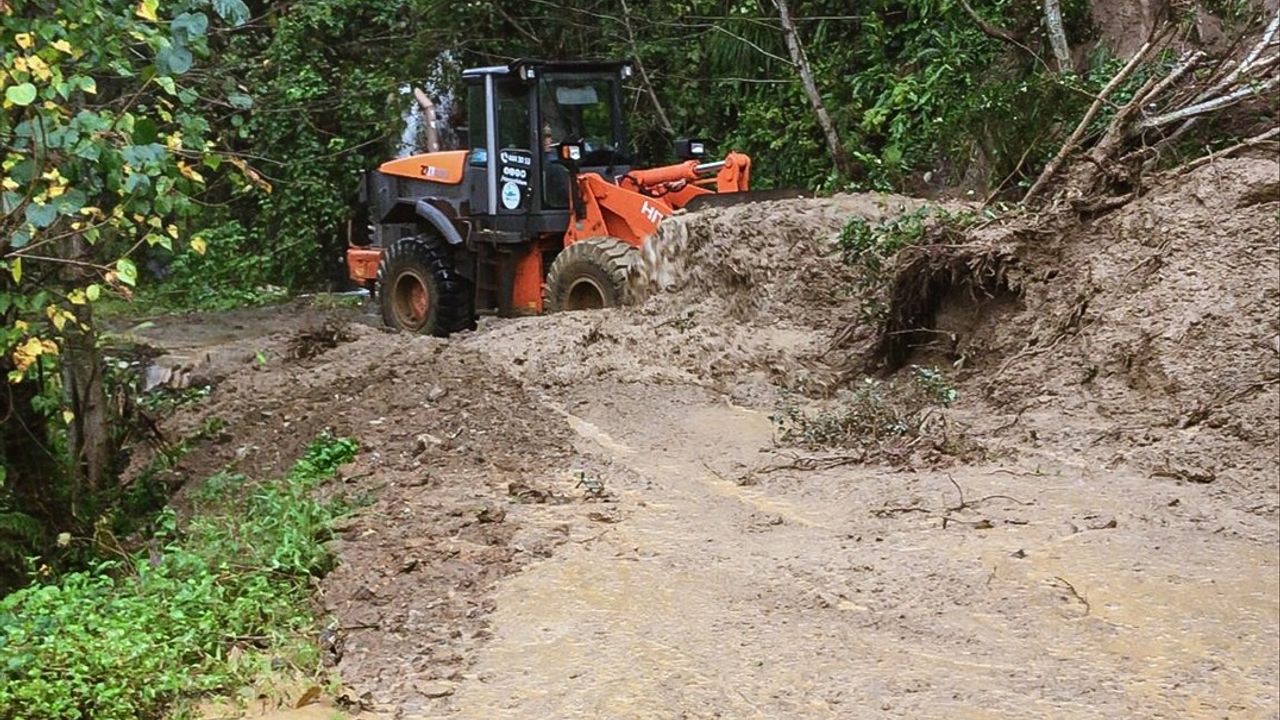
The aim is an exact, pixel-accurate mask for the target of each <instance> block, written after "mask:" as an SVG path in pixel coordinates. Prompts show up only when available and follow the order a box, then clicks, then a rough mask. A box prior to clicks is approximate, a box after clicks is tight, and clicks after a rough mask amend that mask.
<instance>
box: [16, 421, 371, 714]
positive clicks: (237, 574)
mask: <svg viewBox="0 0 1280 720" xmlns="http://www.w3.org/2000/svg"><path fill="white" fill-rule="evenodd" d="M355 452H356V444H355V442H354V441H352V440H348V439H344V438H333V437H330V436H327V435H324V436H321V437H320V438H318V439H317V440H316V441H315V442H313V443H312V444H311V446H310V447H309V448H308V450H307V452H306V454H305V455H304V456H303V457H302V459H300V460H299V461H298V462H297V463H295V464H294V466H293V468H292V469H291V470H290V471H289V473H288V474H287V475H286V476H285V477H283V478H280V479H278V480H275V481H273V482H268V483H262V484H258V485H250V484H248V483H246V482H245V481H244V479H243V478H242V477H239V476H224V475H219V476H215V478H213V479H211V481H210V484H209V485H210V486H209V487H206V488H204V489H203V490H202V492H203V493H204V494H203V495H202V496H201V497H202V499H205V500H208V501H211V502H210V504H209V505H208V506H206V507H202V508H201V511H200V512H197V513H196V514H195V515H194V516H193V517H192V519H191V520H190V521H189V522H188V523H187V524H186V525H185V526H184V527H178V523H177V520H176V517H175V515H174V514H173V512H172V511H166V512H165V513H164V514H163V515H162V516H161V519H160V522H159V525H160V529H159V530H158V531H157V533H156V535H155V536H154V537H153V539H152V541H151V543H150V547H149V549H148V550H147V551H145V552H142V553H139V554H137V555H136V556H134V557H131V558H129V559H128V560H127V561H112V562H101V563H98V564H96V565H95V566H93V567H91V568H90V569H88V570H85V571H82V572H75V573H69V574H67V575H63V576H61V577H59V578H57V579H56V580H54V581H52V582H45V583H42V584H36V585H33V586H31V587H28V588H25V589H22V590H19V591H17V592H15V593H13V594H11V595H9V596H8V597H5V598H4V599H3V600H0V718H5V719H8V718H13V719H14V720H16V719H17V718H46V719H48V720H61V719H64V718H65V719H67V720H71V719H73V718H95V720H126V719H128V720H133V719H135V718H144V719H145V718H159V717H162V716H164V715H165V714H166V713H167V712H169V711H171V710H172V709H173V708H174V706H175V704H180V703H181V702H182V701H184V700H188V699H190V698H193V697H194V696H197V695H200V694H204V693H211V692H217V691H227V690H229V689H232V688H236V687H239V686H242V685H244V684H246V683H247V682H249V681H251V680H252V678H253V677H255V676H257V675H259V674H261V673H262V672H264V671H266V670H267V669H269V668H270V666H271V664H272V663H273V662H275V663H277V664H278V662H279V661H280V660H284V661H285V662H288V663H291V664H293V665H295V666H296V667H299V668H302V669H312V670H314V669H317V668H318V666H319V656H318V652H317V650H316V649H315V647H314V644H313V643H312V642H310V641H309V639H308V638H309V636H310V635H311V631H312V630H313V629H314V627H315V621H316V619H315V616H314V613H313V610H312V607H311V604H310V579H311V577H312V576H314V575H319V574H322V573H324V572H325V571H327V570H328V569H329V568H330V566H331V564H332V556H331V554H330V553H329V551H328V549H327V547H326V542H327V541H328V540H329V538H330V532H329V527H330V525H331V523H332V521H333V520H335V519H336V518H337V517H338V516H339V515H340V514H341V513H342V512H343V510H344V508H343V506H341V505H339V504H336V503H331V502H322V501H320V500H318V499H316V498H315V497H314V495H315V492H314V491H315V490H316V488H317V486H319V485H320V484H321V483H322V482H324V481H325V480H327V479H329V478H331V477H332V476H333V475H334V474H335V472H336V471H337V469H338V467H339V466H340V465H342V464H343V463H346V462H348V461H350V460H351V459H352V458H353V457H354V456H355ZM267 648H270V655H269V656H268V654H267V653H265V652H254V651H255V650H258V651H260V650H264V649H267Z"/></svg>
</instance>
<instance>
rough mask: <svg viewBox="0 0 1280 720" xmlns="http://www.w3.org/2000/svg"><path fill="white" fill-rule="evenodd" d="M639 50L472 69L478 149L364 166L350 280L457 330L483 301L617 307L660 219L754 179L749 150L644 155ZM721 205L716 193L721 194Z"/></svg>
mask: <svg viewBox="0 0 1280 720" xmlns="http://www.w3.org/2000/svg"><path fill="white" fill-rule="evenodd" d="M630 75H631V65H630V64H629V63H627V62H543V61H532V60H519V61H516V62H514V63H512V64H510V65H503V66H497V67H483V68H475V69H471V70H467V71H465V72H464V73H463V79H464V81H465V83H466V85H467V116H468V125H467V133H466V134H467V137H468V143H467V144H468V149H466V150H455V151H444V152H433V153H427V154H423V155H414V156H412V157H406V158H401V159H398V160H392V161H390V162H386V163H384V164H383V165H382V166H381V167H379V168H378V169H377V170H376V171H373V172H370V173H368V174H367V175H366V176H365V179H364V183H363V187H362V199H363V200H364V202H366V203H367V204H368V206H369V209H370V216H371V220H372V222H371V237H370V244H369V245H366V246H358V245H354V244H353V245H351V246H350V247H348V249H347V267H348V272H349V274H350V276H351V279H352V280H354V281H356V282H358V283H361V284H363V285H365V286H366V287H368V288H369V289H370V290H371V291H372V292H373V294H374V296H375V297H376V298H377V299H378V302H379V304H380V308H381V311H382V318H383V321H384V322H385V323H386V324H387V325H388V326H390V327H393V328H399V329H403V330H409V331H412V332H421V333H428V334H433V335H439V336H445V335H448V334H449V333H452V332H457V331H460V330H467V329H470V328H473V327H475V321H476V317H477V315H479V314H498V315H503V316H512V315H525V314H537V313H541V312H548V311H550V312H554V311H559V310H579V309H587V308H601V307H611V306H615V305H619V304H621V303H623V302H625V301H626V300H627V295H628V277H629V274H630V271H631V269H632V267H633V266H634V265H635V264H636V263H637V262H638V257H639V253H638V250H637V249H638V248H639V247H640V246H641V245H642V244H643V243H644V241H645V239H646V238H648V237H649V236H650V235H651V234H652V233H653V231H654V229H655V228H656V227H657V225H658V223H659V222H661V221H662V219H663V218H665V217H667V216H669V215H671V214H672V213H673V212H675V211H676V210H678V209H680V208H692V207H696V205H697V204H699V203H700V201H701V202H705V201H707V200H709V199H716V198H719V199H721V200H730V199H731V198H732V197H733V196H736V195H737V194H739V193H745V192H746V191H747V190H748V185H749V182H750V176H751V159H750V158H748V157H747V156H746V155H743V154H741V153H729V154H728V155H727V156H726V157H725V158H724V159H723V160H719V161H716V162H705V161H704V160H703V158H702V155H703V150H704V147H703V143H701V142H698V141H694V140H682V141H680V142H678V143H677V154H679V155H680V157H681V158H682V160H683V161H682V162H680V163H678V164H675V165H669V166H665V167H656V168H649V169H643V170H642V169H637V168H634V167H632V160H631V157H630V155H629V154H628V151H627V149H626V148H627V142H626V136H625V128H626V123H625V122H624V118H623V117H622V111H621V108H622V83H623V81H624V80H626V79H627V78H628V77H629V76H630ZM717 204H718V203H717Z"/></svg>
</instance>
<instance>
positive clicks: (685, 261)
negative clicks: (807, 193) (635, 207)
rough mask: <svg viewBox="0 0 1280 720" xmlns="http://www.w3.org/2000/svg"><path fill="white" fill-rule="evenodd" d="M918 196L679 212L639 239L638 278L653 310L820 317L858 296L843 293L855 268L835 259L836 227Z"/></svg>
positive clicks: (890, 212)
mask: <svg viewBox="0 0 1280 720" xmlns="http://www.w3.org/2000/svg"><path fill="white" fill-rule="evenodd" d="M923 204H924V202H923V201H921V200H916V199H913V198H908V197H904V196H901V195H876V194H861V195H838V196H836V197H834V198H830V199H814V200H788V201H780V202H772V203H752V204H747V205H738V206H733V207H727V208H719V209H713V210H703V211H699V212H696V213H690V214H685V215H677V216H675V217H673V218H670V219H669V220H667V221H665V222H663V223H662V225H661V226H659V228H658V232H657V233H656V234H655V235H654V236H653V237H652V238H650V240H649V241H648V242H647V243H646V244H645V246H644V248H643V251H642V253H641V255H642V258H643V267H642V272H641V276H640V278H638V283H637V284H638V285H639V286H640V288H641V290H642V292H643V291H647V294H648V295H649V297H650V300H649V303H648V309H649V310H650V311H657V312H663V311H665V312H671V311H676V312H678V311H679V309H680V308H681V307H688V306H693V305H696V304H698V303H700V302H701V301H703V300H704V299H706V300H711V301H714V302H716V303H717V304H718V305H719V306H720V307H721V308H723V310H724V311H725V312H726V315H727V316H728V318H731V319H733V320H735V321H746V322H752V321H758V322H761V323H764V324H768V323H771V322H777V321H782V322H797V323H804V324H808V325H814V326H825V325H827V324H829V323H830V320H831V317H832V315H833V314H836V315H841V314H843V313H844V311H845V310H846V309H847V308H848V306H849V305H850V303H851V302H852V303H855V304H856V302H857V300H858V298H853V297H850V295H849V287H850V284H851V282H852V280H853V273H852V272H851V271H850V270H849V268H848V267H847V266H845V265H844V263H842V262H840V258H839V248H838V247H837V244H836V238H837V236H838V235H839V233H840V230H841V229H842V228H843V227H844V226H845V225H846V224H847V223H848V222H849V220H850V219H851V218H854V217H861V218H863V219H865V220H867V221H869V222H879V221H881V220H884V219H886V218H890V217H894V216H897V215H901V214H902V213H905V212H909V211H911V210H913V209H915V208H917V207H920V206H921V205H923ZM728 318H727V319H728Z"/></svg>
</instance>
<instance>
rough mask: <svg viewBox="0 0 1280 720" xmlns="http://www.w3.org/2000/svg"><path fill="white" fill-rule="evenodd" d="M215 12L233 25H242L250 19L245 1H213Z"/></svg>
mask: <svg viewBox="0 0 1280 720" xmlns="http://www.w3.org/2000/svg"><path fill="white" fill-rule="evenodd" d="M213 11H214V12H216V13H218V17H220V18H222V19H223V20H226V21H227V22H229V23H231V24H232V25H242V24H244V21H245V20H248V19H249V6H248V5H245V4H244V0H213Z"/></svg>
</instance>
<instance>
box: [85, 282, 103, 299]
mask: <svg viewBox="0 0 1280 720" xmlns="http://www.w3.org/2000/svg"><path fill="white" fill-rule="evenodd" d="M101 294H102V288H101V287H99V286H98V284H97V283H94V284H92V285H90V286H89V287H87V288H85V289H84V296H85V297H87V298H89V302H96V301H97V300H98V296H99V295H101Z"/></svg>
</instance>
